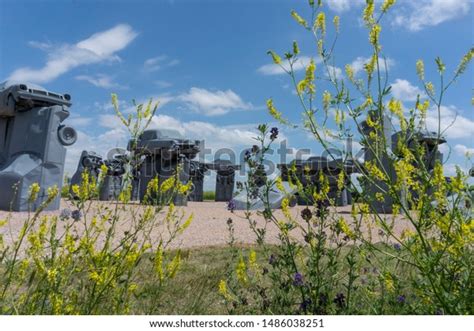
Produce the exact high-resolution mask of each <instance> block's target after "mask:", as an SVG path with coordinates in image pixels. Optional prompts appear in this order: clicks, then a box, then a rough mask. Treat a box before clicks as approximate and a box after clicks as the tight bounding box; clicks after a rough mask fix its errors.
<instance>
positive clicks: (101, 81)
mask: <svg viewBox="0 0 474 331" xmlns="http://www.w3.org/2000/svg"><path fill="white" fill-rule="evenodd" d="M76 79H77V80H82V81H86V82H88V83H90V84H92V85H94V86H96V87H102V88H106V89H110V88H124V86H121V85H120V84H117V83H115V82H114V81H113V77H111V76H109V75H105V74H97V75H93V76H89V75H79V76H76Z"/></svg>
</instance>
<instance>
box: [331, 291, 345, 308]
mask: <svg viewBox="0 0 474 331" xmlns="http://www.w3.org/2000/svg"><path fill="white" fill-rule="evenodd" d="M333 302H334V303H335V304H336V305H337V306H338V307H339V308H342V307H344V305H345V304H346V297H345V296H344V294H343V293H338V294H336V297H335V298H334V300H333Z"/></svg>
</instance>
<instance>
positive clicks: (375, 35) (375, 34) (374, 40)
mask: <svg viewBox="0 0 474 331" xmlns="http://www.w3.org/2000/svg"><path fill="white" fill-rule="evenodd" d="M381 30H382V27H381V26H380V25H378V24H374V25H373V26H372V29H371V30H370V33H369V41H370V43H371V44H372V45H373V46H375V47H377V45H378V43H379V35H380V31H381Z"/></svg>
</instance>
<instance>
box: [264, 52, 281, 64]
mask: <svg viewBox="0 0 474 331" xmlns="http://www.w3.org/2000/svg"><path fill="white" fill-rule="evenodd" d="M267 53H268V54H270V55H271V57H272V59H273V63H275V64H280V63H281V57H280V56H279V55H278V54H277V53H275V52H274V51H268V52H267Z"/></svg>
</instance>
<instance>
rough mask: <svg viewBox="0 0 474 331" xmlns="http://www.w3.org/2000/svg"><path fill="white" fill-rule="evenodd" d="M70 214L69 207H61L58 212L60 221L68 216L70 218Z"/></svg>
mask: <svg viewBox="0 0 474 331" xmlns="http://www.w3.org/2000/svg"><path fill="white" fill-rule="evenodd" d="M71 214H72V213H71V209H69V208H66V209H63V210H61V213H60V214H59V219H60V220H61V221H66V220H68V219H69V218H71Z"/></svg>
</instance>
